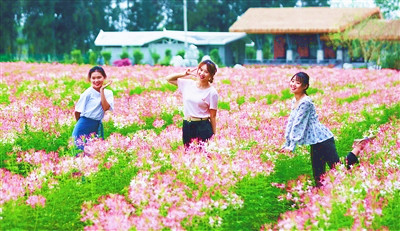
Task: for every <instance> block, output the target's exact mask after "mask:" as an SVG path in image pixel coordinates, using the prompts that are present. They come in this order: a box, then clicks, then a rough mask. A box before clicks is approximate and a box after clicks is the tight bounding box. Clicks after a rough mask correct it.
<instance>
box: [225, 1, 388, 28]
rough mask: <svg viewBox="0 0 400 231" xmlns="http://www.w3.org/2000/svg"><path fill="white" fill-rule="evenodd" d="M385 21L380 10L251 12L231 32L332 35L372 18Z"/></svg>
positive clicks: (326, 9) (336, 9)
mask: <svg viewBox="0 0 400 231" xmlns="http://www.w3.org/2000/svg"><path fill="white" fill-rule="evenodd" d="M372 16H374V17H377V18H382V15H381V12H380V10H379V8H329V7H304V8H249V9H248V10H247V11H246V12H245V13H244V14H243V15H242V16H241V17H240V18H239V19H238V20H237V21H236V22H235V23H234V24H233V25H232V26H231V27H230V28H229V31H231V32H246V33H248V34H286V33H289V34H290V33H293V34H294V33H296V34H297V33H304V34H307V33H331V32H338V31H343V30H344V29H346V28H348V27H350V26H353V25H355V24H357V23H359V22H360V21H362V20H365V19H367V18H369V17H372Z"/></svg>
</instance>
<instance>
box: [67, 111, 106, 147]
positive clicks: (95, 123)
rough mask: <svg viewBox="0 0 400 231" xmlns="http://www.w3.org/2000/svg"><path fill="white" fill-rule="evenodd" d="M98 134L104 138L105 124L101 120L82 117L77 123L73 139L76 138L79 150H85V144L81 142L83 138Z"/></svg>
mask: <svg viewBox="0 0 400 231" xmlns="http://www.w3.org/2000/svg"><path fill="white" fill-rule="evenodd" d="M92 133H96V134H97V135H99V136H100V137H103V138H104V131H103V124H102V123H101V120H94V119H90V118H86V117H84V116H81V117H80V118H79V120H78V121H77V122H76V125H75V128H74V131H73V132H72V137H74V140H75V145H76V146H77V148H78V149H81V150H83V147H84V143H83V142H82V140H81V137H82V136H85V137H88V136H89V135H90V134H92Z"/></svg>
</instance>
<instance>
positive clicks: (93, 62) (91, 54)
mask: <svg viewBox="0 0 400 231" xmlns="http://www.w3.org/2000/svg"><path fill="white" fill-rule="evenodd" d="M96 61H97V54H96V52H94V51H89V64H90V65H93V66H94V65H96Z"/></svg>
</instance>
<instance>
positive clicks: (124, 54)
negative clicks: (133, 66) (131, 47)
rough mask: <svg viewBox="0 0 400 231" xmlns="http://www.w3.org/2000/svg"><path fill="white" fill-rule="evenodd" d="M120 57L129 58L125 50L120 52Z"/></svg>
mask: <svg viewBox="0 0 400 231" xmlns="http://www.w3.org/2000/svg"><path fill="white" fill-rule="evenodd" d="M119 57H120V58H121V59H127V58H129V54H128V52H127V51H123V52H122V54H121V55H120V56H119Z"/></svg>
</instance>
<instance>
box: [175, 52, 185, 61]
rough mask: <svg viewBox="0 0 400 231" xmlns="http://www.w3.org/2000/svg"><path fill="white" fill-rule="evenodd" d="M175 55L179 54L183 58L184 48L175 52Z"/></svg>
mask: <svg viewBox="0 0 400 231" xmlns="http://www.w3.org/2000/svg"><path fill="white" fill-rule="evenodd" d="M176 55H179V56H181V57H182V58H183V59H184V58H185V50H179V51H178V52H176Z"/></svg>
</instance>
